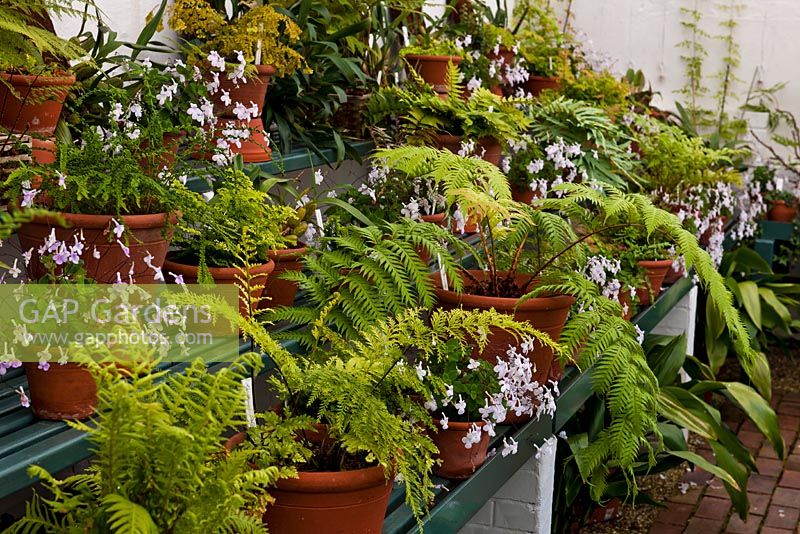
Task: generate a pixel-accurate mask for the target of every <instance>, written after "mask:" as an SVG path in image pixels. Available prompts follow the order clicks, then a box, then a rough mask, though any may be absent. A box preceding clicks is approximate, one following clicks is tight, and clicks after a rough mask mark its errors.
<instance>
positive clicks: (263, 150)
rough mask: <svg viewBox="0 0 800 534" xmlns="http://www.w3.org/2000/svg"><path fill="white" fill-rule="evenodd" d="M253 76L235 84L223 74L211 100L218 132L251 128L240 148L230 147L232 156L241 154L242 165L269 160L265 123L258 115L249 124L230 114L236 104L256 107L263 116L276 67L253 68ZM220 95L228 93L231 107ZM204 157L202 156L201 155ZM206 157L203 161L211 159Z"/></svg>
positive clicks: (259, 66) (258, 66)
mask: <svg viewBox="0 0 800 534" xmlns="http://www.w3.org/2000/svg"><path fill="white" fill-rule="evenodd" d="M255 68H256V75H255V76H254V77H250V78H247V80H246V82H242V81H239V82H237V83H234V82H233V81H232V80H230V79H228V77H227V76H226V75H225V74H224V73H223V74H220V76H219V90H218V91H217V92H216V93H215V94H214V95H211V100H212V101H213V103H214V111H215V113H216V114H217V115H218V116H219V117H220V118H221V119H222V120H220V123H219V124H217V130H221V129H224V128H226V127H235V128H244V127H248V128H250V136H249V137H248V138H247V139H245V140H243V141H241V145H242V146H241V147H237V146H236V145H235V144H234V145H232V146H231V150H232V151H233V153H234V154H241V155H242V158H243V159H244V162H245V163H261V162H264V161H270V160H271V159H272V155H271V151H270V149H269V143H268V142H267V139H266V133H265V132H264V123H263V121H262V120H261V114H259V116H258V117H255V118H253V119H250V121H249V122H248V123H244V122H243V121H241V120H239V119H238V118H237V117H236V115H235V114H234V113H233V108H234V106H235V105H236V103H237V102H241V103H242V105H244V106H247V107H250V106H251V105H252V104H256V105H257V106H258V108H259V110H261V112H262V113H263V111H264V102H265V101H266V98H267V88H268V87H269V82H270V80H271V79H272V75H273V74H275V67H273V66H272V65H255ZM223 91H227V92H228V95H229V96H230V99H231V105H225V104H224V103H223V102H222V100H221V98H222V95H223ZM204 157H205V155H204ZM210 157H211V156H210V155H208V156H207V157H206V158H205V159H208V158H210Z"/></svg>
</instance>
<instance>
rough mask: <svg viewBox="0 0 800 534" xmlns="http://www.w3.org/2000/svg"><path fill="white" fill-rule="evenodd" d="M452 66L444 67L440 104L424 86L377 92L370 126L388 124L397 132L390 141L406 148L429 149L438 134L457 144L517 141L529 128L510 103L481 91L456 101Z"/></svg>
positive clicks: (457, 93) (458, 93) (457, 89)
mask: <svg viewBox="0 0 800 534" xmlns="http://www.w3.org/2000/svg"><path fill="white" fill-rule="evenodd" d="M456 79H457V71H456V69H455V66H453V65H452V64H451V65H450V80H451V82H450V90H449V92H448V93H447V97H446V98H440V97H439V95H438V94H437V93H436V92H434V91H433V89H432V88H431V87H430V86H427V85H426V84H425V83H424V82H422V83H419V81H415V82H414V83H413V85H412V86H410V87H409V88H407V89H403V88H400V87H386V88H382V89H381V90H379V91H378V92H376V93H375V94H374V95H373V98H372V99H371V100H370V103H369V107H368V113H369V116H370V119H371V123H372V124H381V123H383V122H384V121H387V120H389V119H392V120H393V121H396V122H397V123H398V124H399V126H398V128H397V132H395V136H396V137H398V138H399V139H405V140H407V141H408V142H410V143H412V144H424V143H430V142H431V141H432V140H433V139H434V138H435V137H436V135H438V134H450V135H455V136H459V137H462V140H463V141H468V140H473V141H478V140H481V139H484V138H492V139H496V140H497V141H498V142H500V143H501V144H505V143H506V142H507V141H509V140H512V139H514V140H516V139H519V137H520V135H521V134H522V133H523V132H524V131H525V130H526V129H527V127H528V126H529V125H530V121H529V119H528V118H527V117H526V116H525V114H524V113H523V112H522V111H521V110H520V109H518V107H517V104H518V103H520V102H518V101H516V100H514V99H506V98H501V97H499V96H497V95H494V94H492V93H491V92H489V91H488V90H487V89H483V88H480V89H477V90H475V91H474V92H473V93H472V94H471V95H470V97H469V98H468V99H466V100H465V99H464V98H462V93H461V89H460V87H459V85H458V84H457V83H456V82H455V81H454V80H456Z"/></svg>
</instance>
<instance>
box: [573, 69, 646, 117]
mask: <svg viewBox="0 0 800 534" xmlns="http://www.w3.org/2000/svg"><path fill="white" fill-rule="evenodd" d="M561 94H562V95H563V96H564V97H566V98H570V99H572V100H579V101H584V102H589V103H591V104H594V105H595V106H597V107H599V108H602V109H604V110H606V111H607V112H608V113H610V114H611V115H619V114H620V113H622V112H624V111H626V109H625V108H626V104H627V102H628V97H629V96H630V94H631V87H630V86H629V85H628V83H627V81H625V80H619V79H617V78H616V77H615V76H614V75H613V74H612V73H610V72H608V71H603V72H593V71H591V70H586V71H583V72H581V73H580V74H579V75H577V76H573V75H571V74H570V75H567V76H565V77H563V78H562V79H561Z"/></svg>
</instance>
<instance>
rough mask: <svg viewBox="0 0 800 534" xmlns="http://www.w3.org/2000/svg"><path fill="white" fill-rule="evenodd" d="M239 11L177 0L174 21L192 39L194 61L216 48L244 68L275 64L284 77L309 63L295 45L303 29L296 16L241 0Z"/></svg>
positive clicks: (203, 1)
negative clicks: (231, 14)
mask: <svg viewBox="0 0 800 534" xmlns="http://www.w3.org/2000/svg"><path fill="white" fill-rule="evenodd" d="M234 11H235V12H234V13H233V16H230V17H229V16H228V12H227V7H226V6H225V5H224V4H223V3H219V2H213V3H212V2H210V1H209V0H177V1H176V2H175V3H174V4H173V5H172V8H171V9H170V12H169V25H170V27H171V28H172V29H173V30H175V31H176V32H178V33H179V34H180V35H181V36H183V37H184V38H186V39H190V40H191V42H190V44H191V45H192V46H191V47H190V60H191V63H195V62H197V61H204V60H205V59H206V56H207V55H208V54H209V53H210V52H214V51H216V52H218V53H219V54H221V55H222V58H224V59H225V60H227V61H231V62H234V61H235V62H236V63H239V64H240V69H244V68H245V66H246V65H248V64H249V65H252V64H256V63H257V64H259V65H272V66H273V67H275V69H276V70H277V75H278V76H279V77H281V76H285V75H289V74H291V73H293V72H294V71H296V70H298V69H307V68H308V66H307V65H306V61H305V59H304V58H303V56H302V55H300V53H298V51H297V50H295V49H294V48H293V45H294V44H295V43H297V42H298V41H299V39H300V35H301V33H302V30H301V29H300V27H299V26H298V25H297V24H296V23H295V21H293V20H292V18H291V17H289V16H288V15H286V14H283V13H279V12H278V11H276V10H275V9H274V8H273V7H271V6H269V5H257V6H253V7H251V6H250V4H247V3H244V2H242V3H238V2H237V6H236V8H235V9H234ZM256 103H257V104H260V102H256Z"/></svg>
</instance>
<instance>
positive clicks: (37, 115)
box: [0, 73, 75, 137]
mask: <svg viewBox="0 0 800 534" xmlns="http://www.w3.org/2000/svg"><path fill="white" fill-rule="evenodd" d="M0 76H2V77H3V82H2V83H0V126H2V127H3V128H6V129H7V130H10V131H11V132H12V133H29V134H37V135H41V136H43V137H51V136H52V135H53V133H54V132H55V130H56V124H58V118H59V117H60V116H61V108H63V107H64V101H65V100H66V98H67V93H69V89H70V87H72V85H74V84H75V75H74V74H64V75H62V76H43V75H36V76H30V75H24V74H8V73H2V74H0ZM6 84H9V85H11V87H13V89H14V91H13V92H12V91H11V90H10V89H9V88H8V86H7V85H6Z"/></svg>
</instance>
